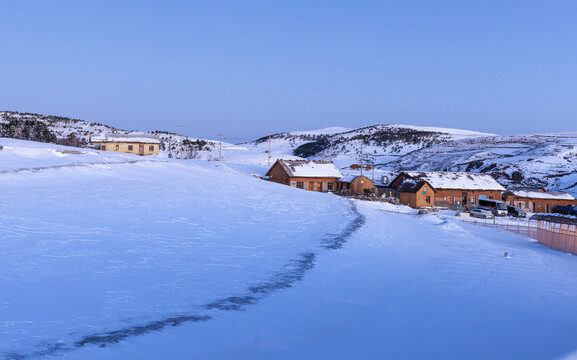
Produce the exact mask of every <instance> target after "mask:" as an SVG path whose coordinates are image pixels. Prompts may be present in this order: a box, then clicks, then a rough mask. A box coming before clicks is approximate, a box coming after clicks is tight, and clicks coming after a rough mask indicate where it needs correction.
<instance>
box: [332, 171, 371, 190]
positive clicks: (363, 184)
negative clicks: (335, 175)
mask: <svg viewBox="0 0 577 360" xmlns="http://www.w3.org/2000/svg"><path fill="white" fill-rule="evenodd" d="M373 187H374V184H373V181H372V180H371V179H369V178H368V177H366V176H364V175H346V176H343V177H342V178H340V179H339V181H337V193H339V194H342V195H365V194H366V193H367V192H370V191H371V190H372V189H373Z"/></svg>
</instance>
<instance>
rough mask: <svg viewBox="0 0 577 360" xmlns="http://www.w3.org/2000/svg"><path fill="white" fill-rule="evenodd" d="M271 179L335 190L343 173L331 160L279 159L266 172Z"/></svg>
mask: <svg viewBox="0 0 577 360" xmlns="http://www.w3.org/2000/svg"><path fill="white" fill-rule="evenodd" d="M266 176H267V177H268V180H269V181H274V182H277V183H279V184H285V185H289V186H292V187H296V188H299V189H305V190H310V191H321V192H327V191H334V190H336V186H337V180H339V179H340V178H342V177H343V174H341V172H340V171H339V169H337V167H336V166H335V164H333V163H332V162H330V161H317V160H283V159H279V160H277V161H276V162H275V163H274V164H273V165H272V167H271V168H270V169H269V171H268V172H267V173H266Z"/></svg>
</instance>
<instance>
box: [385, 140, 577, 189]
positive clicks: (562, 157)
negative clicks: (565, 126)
mask: <svg viewBox="0 0 577 360" xmlns="http://www.w3.org/2000/svg"><path fill="white" fill-rule="evenodd" d="M382 167H383V168H386V169H389V170H393V171H402V170H421V171H427V170H431V171H445V170H447V169H449V170H450V171H470V172H481V173H491V174H493V175H494V176H495V177H496V179H497V180H498V181H499V182H500V183H502V184H504V185H513V186H524V187H545V188H547V189H548V190H551V191H554V190H556V191H567V192H571V193H573V194H577V133H565V134H550V135H523V136H491V137H480V138H478V137H474V138H471V139H461V140H454V141H449V142H445V143H442V144H439V145H435V146H431V147H428V148H423V149H420V150H418V151H415V152H413V153H410V154H407V155H405V156H403V157H401V158H399V159H397V160H395V161H393V162H389V163H386V164H383V165H382Z"/></svg>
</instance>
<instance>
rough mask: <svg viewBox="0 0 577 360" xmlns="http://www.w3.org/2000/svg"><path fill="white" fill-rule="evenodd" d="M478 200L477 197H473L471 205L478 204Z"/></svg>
mask: <svg viewBox="0 0 577 360" xmlns="http://www.w3.org/2000/svg"><path fill="white" fill-rule="evenodd" d="M476 203H477V198H476V197H475V196H471V204H476Z"/></svg>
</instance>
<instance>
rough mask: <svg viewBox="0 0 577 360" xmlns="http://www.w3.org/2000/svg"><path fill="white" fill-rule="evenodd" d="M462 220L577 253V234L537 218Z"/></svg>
mask: <svg viewBox="0 0 577 360" xmlns="http://www.w3.org/2000/svg"><path fill="white" fill-rule="evenodd" d="M350 198H354V199H359V200H370V201H383V202H391V201H390V200H388V199H387V200H384V199H367V198H366V197H361V196H358V197H353V196H350ZM382 210H383V211H387V212H391V213H395V214H404V215H418V214H417V213H408V212H403V211H396V210H392V209H382ZM460 221H461V222H465V223H468V224H473V225H478V226H486V227H493V228H498V229H503V230H507V231H511V232H515V233H517V234H522V235H525V236H527V237H529V238H532V239H536V240H537V241H539V243H541V244H543V245H545V246H548V247H550V248H553V249H556V250H561V251H565V252H569V253H572V254H577V235H572V234H568V233H566V232H561V231H555V230H553V231H552V230H548V229H546V228H540V227H539V226H538V225H539V223H538V221H537V220H530V219H527V223H526V225H521V223H517V224H512V223H509V222H506V223H500V222H499V221H498V219H478V218H460Z"/></svg>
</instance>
